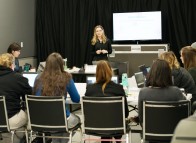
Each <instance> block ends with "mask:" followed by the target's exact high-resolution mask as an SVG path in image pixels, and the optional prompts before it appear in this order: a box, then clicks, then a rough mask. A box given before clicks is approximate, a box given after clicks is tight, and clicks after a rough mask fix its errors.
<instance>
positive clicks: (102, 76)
mask: <svg viewBox="0 0 196 143" xmlns="http://www.w3.org/2000/svg"><path fill="white" fill-rule="evenodd" d="M111 78H112V69H111V66H110V65H109V63H108V62H107V61H104V60H101V61H99V62H98V63H97V69H96V83H95V84H89V85H87V88H86V93H85V96H95V97H99V96H102V97H103V96H124V99H125V117H126V118H127V117H128V115H129V111H128V104H127V99H126V95H125V91H124V89H123V86H122V85H120V84H116V83H114V82H113V81H111ZM121 137H122V136H118V137H115V138H116V139H119V138H121ZM102 139H108V138H107V137H102ZM104 143H105V142H104Z"/></svg>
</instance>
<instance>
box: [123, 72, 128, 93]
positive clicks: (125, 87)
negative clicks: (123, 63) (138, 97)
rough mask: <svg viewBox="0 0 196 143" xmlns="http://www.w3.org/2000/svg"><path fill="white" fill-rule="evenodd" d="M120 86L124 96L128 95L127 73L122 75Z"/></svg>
mask: <svg viewBox="0 0 196 143" xmlns="http://www.w3.org/2000/svg"><path fill="white" fill-rule="evenodd" d="M122 86H123V89H124V90H125V93H126V95H127V94H128V76H127V73H123V74H122Z"/></svg>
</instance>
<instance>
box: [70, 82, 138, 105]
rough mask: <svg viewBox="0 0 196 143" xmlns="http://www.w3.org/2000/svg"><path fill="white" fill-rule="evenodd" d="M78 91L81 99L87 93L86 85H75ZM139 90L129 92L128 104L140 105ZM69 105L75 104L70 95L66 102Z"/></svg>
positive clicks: (132, 89) (131, 89) (134, 89)
mask: <svg viewBox="0 0 196 143" xmlns="http://www.w3.org/2000/svg"><path fill="white" fill-rule="evenodd" d="M75 86H76V89H77V90H78V93H79V94H80V97H82V96H84V95H85V92H86V83H75ZM139 91H140V89H139V88H130V89H129V90H128V95H127V102H128V104H130V105H138V95H139ZM66 102H67V103H68V104H74V103H73V102H72V101H71V99H70V97H69V95H68V98H67V101H66Z"/></svg>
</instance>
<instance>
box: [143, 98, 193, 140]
mask: <svg viewBox="0 0 196 143" xmlns="http://www.w3.org/2000/svg"><path fill="white" fill-rule="evenodd" d="M189 115H190V101H188V100H183V101H173V102H172V101H171V102H170V101H144V102H143V138H144V139H145V140H171V138H172V136H173V132H174V129H175V127H176V125H177V124H178V122H179V121H180V120H181V119H184V118H187V117H188V116H189Z"/></svg>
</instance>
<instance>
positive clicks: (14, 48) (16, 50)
mask: <svg viewBox="0 0 196 143" xmlns="http://www.w3.org/2000/svg"><path fill="white" fill-rule="evenodd" d="M20 50H21V47H20V45H19V44H18V43H16V42H14V43H12V44H10V46H9V47H8V49H7V52H8V53H10V54H12V55H13V56H14V58H15V67H14V71H15V72H21V71H20V67H19V61H18V57H19V55H20Z"/></svg>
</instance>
